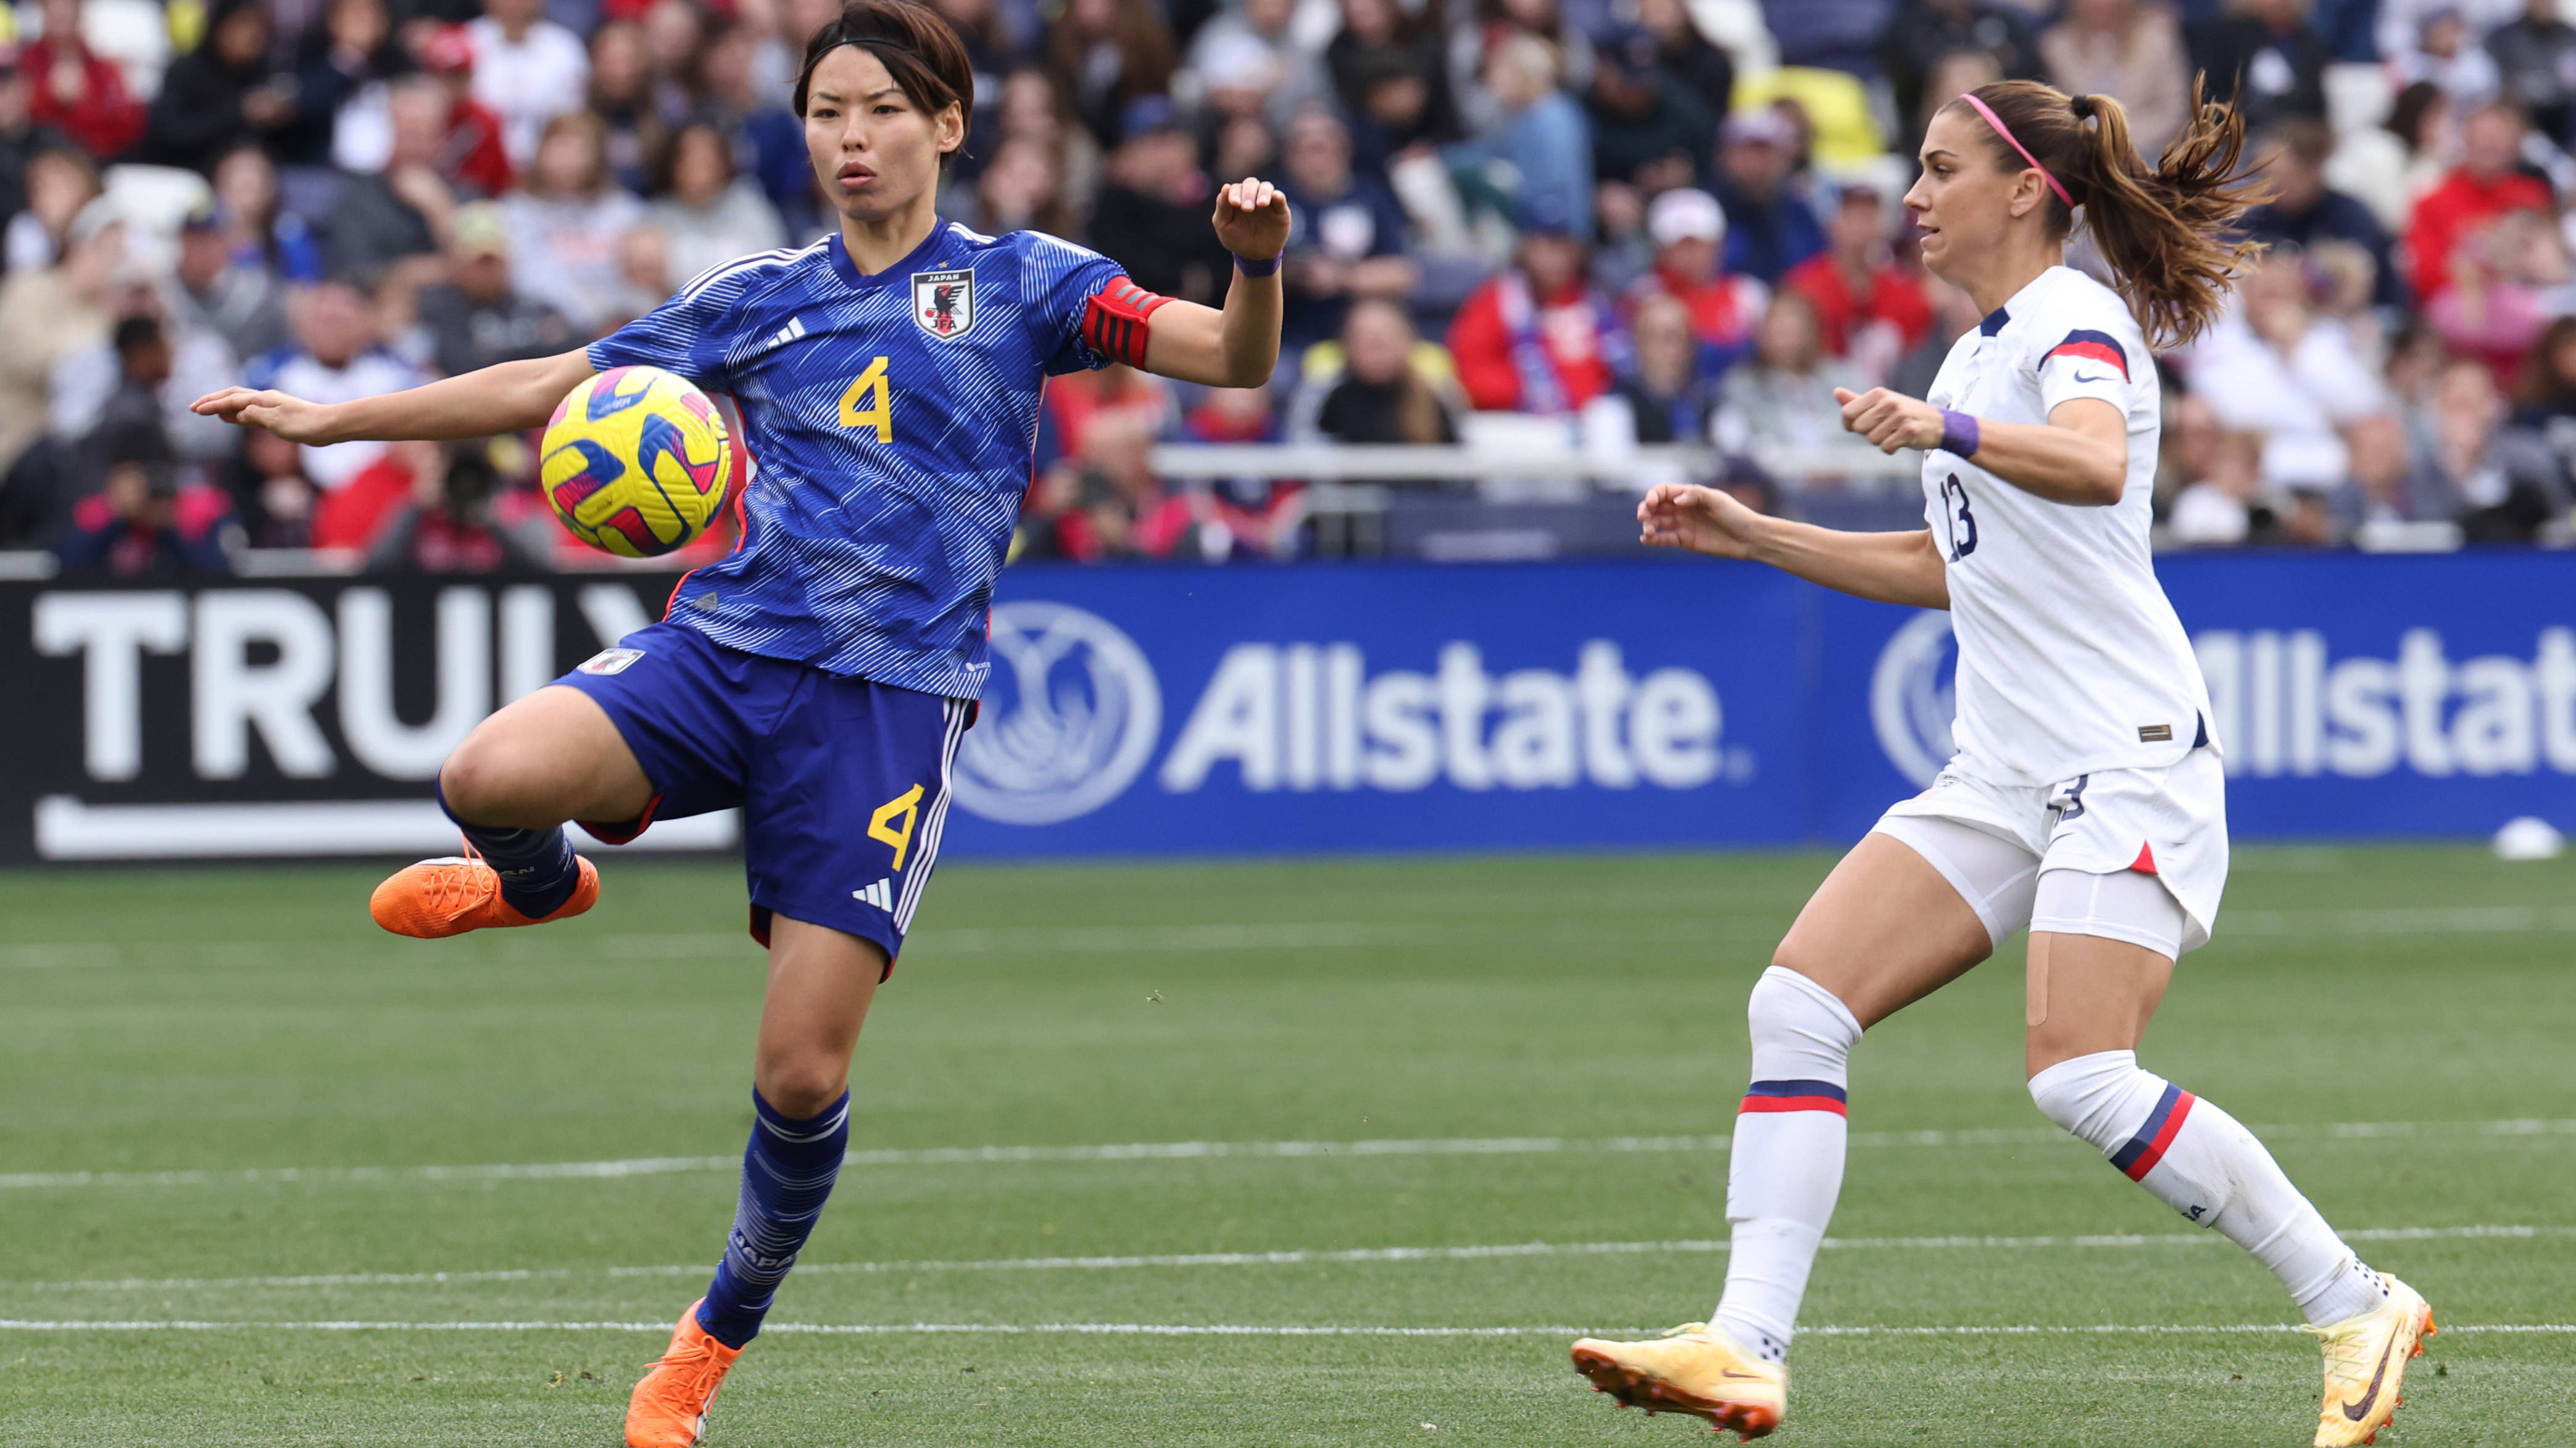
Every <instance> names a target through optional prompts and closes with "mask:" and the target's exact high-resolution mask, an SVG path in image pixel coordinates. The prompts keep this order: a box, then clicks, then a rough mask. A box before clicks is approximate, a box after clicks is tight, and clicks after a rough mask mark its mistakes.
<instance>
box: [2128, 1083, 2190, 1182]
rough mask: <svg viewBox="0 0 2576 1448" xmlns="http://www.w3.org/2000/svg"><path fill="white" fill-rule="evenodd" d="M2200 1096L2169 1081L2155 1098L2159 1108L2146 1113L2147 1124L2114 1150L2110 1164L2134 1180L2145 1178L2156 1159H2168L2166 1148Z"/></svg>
mask: <svg viewBox="0 0 2576 1448" xmlns="http://www.w3.org/2000/svg"><path fill="white" fill-rule="evenodd" d="M2197 1099H2199V1098H2197V1097H2195V1096H2193V1095H2192V1094H2191V1093H2190V1092H2188V1091H2185V1090H2184V1089H2182V1088H2181V1087H2179V1086H2176V1085H2173V1084H2172V1083H2170V1082H2168V1083H2167V1084H2166V1086H2165V1094H2164V1095H2162V1096H2160V1097H2158V1098H2156V1109H2155V1110H2153V1111H2150V1112H2148V1113H2147V1124H2146V1125H2144V1126H2141V1127H2139V1128H2138V1134H2137V1135H2135V1136H2133V1137H2130V1138H2129V1140H2128V1143H2127V1144H2126V1145H2124V1146H2122V1147H2121V1148H2120V1149H2119V1150H2118V1151H2115V1152H2113V1153H2111V1165H2113V1166H2116V1167H2118V1168H2119V1169H2120V1171H2121V1172H2122V1173H2123V1174H2124V1175H2126V1176H2127V1177H2128V1179H2129V1180H2131V1181H2133V1182H2138V1181H2145V1180H2146V1179H2147V1173H2149V1172H2151V1171H2154V1170H2155V1169H2156V1163H2157V1162H2160V1161H2163V1160H2164V1159H2165V1151H2166V1149H2167V1148H2169V1147H2171V1146H2172V1145H2173V1139H2174V1135H2175V1133H2177V1132H2179V1131H2181V1130H2182V1123H2183V1118H2185V1117H2187V1116H2189V1115H2191V1103H2192V1102H2193V1101H2195V1100H2197Z"/></svg>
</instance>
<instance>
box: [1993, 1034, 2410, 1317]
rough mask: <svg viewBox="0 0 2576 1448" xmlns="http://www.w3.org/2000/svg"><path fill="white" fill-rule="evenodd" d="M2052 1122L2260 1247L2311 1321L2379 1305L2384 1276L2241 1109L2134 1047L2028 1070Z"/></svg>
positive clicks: (2224, 1230) (2232, 1237) (2132, 1175)
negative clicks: (2155, 1067) (2242, 1118)
mask: <svg viewBox="0 0 2576 1448" xmlns="http://www.w3.org/2000/svg"><path fill="white" fill-rule="evenodd" d="M2030 1095H2031V1099H2032V1100H2033V1101H2035V1102H2037V1103H2039V1109H2040V1111H2041V1113H2042V1114H2044V1115H2046V1116H2047V1117H2048V1119H2049V1120H2051V1121H2054V1122H2056V1123H2057V1124H2058V1125H2060V1126H2062V1127H2065V1128H2066V1129H2067V1130H2068V1131H2071V1132H2073V1133H2074V1134H2075V1135H2077V1136H2079V1137H2081V1138H2083V1139H2084V1140H2086V1141H2088V1142H2091V1143H2092V1144H2093V1145H2094V1146H2095V1147H2096V1148H2097V1149H2099V1150H2100V1151H2101V1152H2102V1154H2103V1155H2105V1156H2107V1157H2109V1158H2110V1159H2111V1165H2113V1166H2115V1167H2118V1168H2119V1169H2120V1170H2121V1172H2122V1173H2124V1174H2125V1175H2127V1176H2128V1178H2129V1179H2130V1180H2131V1181H2134V1182H2136V1183H2137V1184H2138V1185H2140V1186H2143V1187H2145V1188H2146V1189H2147V1190H2148V1191H2150V1192H2153V1193H2155V1194H2156V1196H2157V1198H2158V1199H2160V1200H2162V1201H2163V1202H2164V1203H2165V1204H2166V1205H2167V1206H2170V1207H2172V1208H2173V1209H2174V1210H2175V1211H2177V1212H2180V1213H2182V1214H2183V1215H2184V1216H2185V1217H2187V1218H2189V1219H2191V1220H2192V1221H2195V1222H2198V1223H2199V1224H2200V1225H2202V1226H2204V1227H2209V1228H2213V1229H2215V1230H2216V1231H2218V1232H2219V1233H2220V1234H2221V1235H2223V1236H2225V1237H2226V1238H2227V1240H2229V1241H2231V1242H2234V1243H2235V1244H2236V1245H2237V1246H2240V1247H2242V1248H2244V1249H2245V1250H2246V1251H2248V1252H2251V1253H2253V1254H2254V1260H2255V1261H2257V1262H2260V1263H2262V1264H2263V1265H2264V1266H2266V1267H2268V1268H2270V1269H2272V1275H2273V1276H2275V1277H2278V1278H2280V1279H2281V1285H2282V1286H2284V1287H2287V1288H2288V1289H2290V1297H2291V1299H2292V1300H2293V1301H2295V1302H2297V1303H2298V1305H2299V1311H2301V1312H2302V1313H2305V1314H2306V1315H2307V1319H2308V1321H2309V1322H2311V1323H2315V1324H2319V1325H2323V1324H2325V1323H2330V1322H2341V1321H2342V1320H2343V1319H2345V1318H2347V1317H2355V1316H2358V1315H2360V1314H2361V1313H2364V1312H2368V1311H2371V1310H2372V1309H2374V1308H2377V1307H2378V1306H2379V1305H2380V1304H2381V1303H2382V1302H2384V1301H2385V1300H2387V1296H2388V1289H2387V1286H2386V1284H2385V1283H2383V1282H2382V1281H2381V1280H2380V1277H2379V1274H2377V1273H2375V1272H2373V1271H2371V1270H2370V1269H2369V1268H2368V1267H2366V1266H2364V1265H2362V1261H2361V1258H2360V1257H2359V1256H2358V1255H2356V1254H2355V1253H2354V1252H2353V1250H2352V1249H2351V1248H2350V1247H2347V1246H2345V1245H2344V1243H2343V1240H2342V1239H2341V1238H2339V1237H2337V1236H2336V1235H2335V1234H2334V1229H2333V1228H2332V1227H2329V1226H2327V1225H2326V1219H2325V1218H2324V1217H2322V1216H2320V1215H2318V1213H2317V1209H2316V1208H2315V1207H2313V1206H2311V1205H2309V1204H2308V1199H2307V1198H2306V1197H2304V1196H2301V1195H2300V1194H2299V1189H2298V1188H2297V1187H2294V1186H2292V1185H2290V1179H2289V1177H2288V1176H2287V1175H2285V1174H2284V1173H2283V1172H2282V1170H2281V1167H2280V1164H2279V1163H2277V1162H2275V1161H2273V1160H2272V1153H2270V1152H2268V1151H2266V1150H2264V1149H2263V1143H2261V1142H2259V1141H2257V1140H2255V1139H2254V1133H2252V1132H2250V1131H2247V1130H2246V1129H2245V1128H2244V1126H2243V1125H2242V1124H2240V1123H2239V1122H2238V1121H2237V1120H2236V1118H2235V1117H2233V1116H2230V1115H2228V1114H2227V1113H2226V1112H2224V1111H2221V1110H2219V1109H2218V1107H2217V1106H2215V1105H2213V1104H2211V1103H2210V1102H2207V1101H2203V1100H2201V1099H2200V1098H2199V1097H2197V1096H2194V1095H2192V1094H2191V1093H2190V1092H2188V1091H2185V1090H2183V1089H2182V1088H2181V1087H2179V1086H2176V1085H2173V1084H2172V1083H2171V1082H2168V1081H2166V1080H2165V1079H2164V1078H2163V1077H2161V1076H2158V1075H2156V1074H2154V1073H2153V1072H2149V1071H2141V1070H2139V1069H2138V1054H2137V1052H2135V1051H2102V1052H2097V1053H2096V1054H2094V1055H2090V1056H2078V1057H2076V1058H2075V1059H2073V1060H2071V1061H2060V1062H2058V1063H2057V1064H2056V1065H2054V1066H2051V1067H2049V1068H2048V1069H2047V1070H2045V1071H2042V1072H2040V1073H2039V1074H2038V1075H2036V1076H2033V1077H2031V1078H2030Z"/></svg>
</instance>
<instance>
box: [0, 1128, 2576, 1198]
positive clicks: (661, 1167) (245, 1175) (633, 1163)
mask: <svg viewBox="0 0 2576 1448" xmlns="http://www.w3.org/2000/svg"><path fill="white" fill-rule="evenodd" d="M2255 1130H2256V1131H2257V1133H2258V1134H2259V1135H2261V1136H2262V1137H2263V1138H2264V1139H2266V1140H2269V1141H2297V1140H2301V1139H2314V1138H2337V1139H2344V1138H2352V1139H2366V1138H2373V1137H2398V1138H2406V1137H2442V1136H2469V1137H2478V1136H2494V1137H2518V1136H2567V1135H2576V1119H2564V1118H2562V1119H2555V1120H2543V1119H2537V1118H2530V1117H2521V1118H2515V1119H2511V1120H2502V1121H2344V1122H2326V1123H2306V1124H2291V1125H2267V1126H2260V1127H2257V1128H2255ZM2067 1139H2068V1138H2067V1136H2066V1133H2064V1132H2062V1131H2059V1130H2057V1129H2056V1128H2055V1127H2048V1126H2040V1127H2014V1128H1999V1129H1991V1130H1967V1131H1855V1132H1853V1133H1851V1135H1850V1138H1849V1142H1850V1145H1852V1146H1854V1147H1859V1148H1887V1147H1954V1146H2024V1145H2032V1144H2038V1143H2047V1142H2058V1141H2065V1140H2067ZM1731 1140H1732V1138H1730V1137H1726V1136H1613V1137H1602V1138H1577V1137H1563V1136H1495V1137H1443V1138H1424V1139H1394V1140H1375V1141H1162V1142H1128V1143H1123V1144H1111V1145H1101V1146H933V1147H885V1148H875V1149H870V1150H864V1151H854V1152H851V1153H850V1154H849V1155H848V1156H847V1157H846V1158H845V1161H846V1162H847V1164H848V1165H850V1166H857V1167H871V1166H873V1167H895V1166H982V1165H998V1164H1005V1163H1013V1162H1095V1161H1195V1160H1200V1159H1206V1158H1217V1157H1239V1158H1247V1159H1252V1160H1260V1159H1267V1158H1306V1157H1374V1156H1545V1155H1557V1154H1565V1155H1576V1154H1583V1153H1601V1152H1607V1153H1665V1152H1701V1151H1724V1150H1726V1149H1727V1147H1728V1145H1729V1143H1730V1142H1731ZM741 1166H742V1154H741V1153H740V1152H734V1153H730V1154H728V1155H724V1156H646V1157H627V1158H623V1159H619V1160H613V1161H556V1162H501V1163H493V1164H485V1165H474V1166H319V1167H294V1166H280V1167H237V1168H187V1169H181V1170H173V1171H35V1172H6V1173H0V1190H7V1189H31V1188H46V1187H176V1186H206V1185H213V1184H219V1183H234V1182H253V1183H257V1182H326V1183H327V1182H387V1181H513V1180H531V1181H542V1180H550V1179H557V1178H565V1177H635V1176H663V1175H668V1174H671V1173H675V1172H702V1171H737V1170H740V1169H741Z"/></svg>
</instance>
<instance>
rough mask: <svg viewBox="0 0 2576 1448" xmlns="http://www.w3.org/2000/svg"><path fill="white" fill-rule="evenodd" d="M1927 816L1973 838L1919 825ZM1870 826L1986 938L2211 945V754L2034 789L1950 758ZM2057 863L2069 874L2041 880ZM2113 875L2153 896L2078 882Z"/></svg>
mask: <svg viewBox="0 0 2576 1448" xmlns="http://www.w3.org/2000/svg"><path fill="white" fill-rule="evenodd" d="M1933 822H1946V823H1949V824H1953V825H1960V826H1965V827H1967V828H1968V829H1971V830H1974V831H1976V832H1977V833H1978V834H1979V835H1982V836H1984V837H1985V839H1984V840H1974V839H1969V838H1966V837H1964V836H1961V835H1959V834H1958V833H1956V832H1955V831H1952V830H1945V829H1939V828H1937V827H1935V828H1926V827H1925V826H1926V825H1930V824H1933ZM1875 828H1876V830H1877V831H1878V832H1879V833H1882V834H1886V835H1890V836H1893V837H1894V838H1896V839H1897V840H1899V841H1902V842H1903V843H1904V844H1906V845H1907V846H1908V847H1910V848H1912V849H1913V850H1914V851H1915V852H1916V853H1917V854H1920V855H1922V856H1923V857H1924V858H1925V859H1926V860H1929V861H1930V862H1931V863H1932V865H1933V867H1934V868H1935V869H1938V870H1940V871H1941V873H1942V875H1943V877H1944V878H1946V879H1948V880H1949V881H1950V884H1951V885H1952V887H1954V888H1955V889H1957V890H1958V891H1959V893H1960V895H1961V897H1962V898H1964V899H1965V900H1967V902H1968V903H1969V905H1970V906H1972V907H1974V908H1975V909H1976V911H1977V914H1978V918H1980V919H1981V920H1983V921H1985V923H1986V929H1987V932H1988V934H1989V936H1990V937H1991V938H1992V939H1993V940H1994V941H1995V942H1996V943H1998V944H2000V943H2001V942H2002V941H2003V939H2004V937H2005V936H2007V935H2010V934H2011V933H2013V932H2014V931H2016V930H2019V929H2021V928H2022V927H2024V926H2029V927H2030V928H2032V929H2034V930H2052V931H2056V932H2059V933H2061V934H2069V935H2099V936H2105V937H2107V938H2110V939H2113V940H2127V941H2131V942H2132V943H2135V944H2139V945H2144V946H2146V947H2148V948H2149V949H2152V950H2155V951H2157V953H2159V954H2162V955H2167V956H2173V957H2176V958H2179V957H2180V956H2181V954H2182V953H2183V952H2185V951H2191V950H2197V949H2199V948H2200V947H2201V946H2203V945H2206V944H2208V943H2209V936H2210V931H2211V929H2212V928H2213V927H2214V926H2215V925H2216V924H2217V921H2218V905H2219V899H2220V897H2221V896H2222V895H2224V894H2225V893H2226V890H2227V775H2226V769H2225V767H2224V766H2223V765H2221V764H2220V762H2219V759H2218V754H2217V751H2215V750H2211V749H2195V750H2193V751H2192V752H2191V753H2190V754H2188V755H2185V756H2184V757H2183V759H2182V762H2181V763H2179V764H2174V765H2169V766H2167V767H2165V768H2163V769H2110V770H2103V771H2101V772H2099V773H2095V774H2088V775H2083V776H2080V777H2078V778H2075V779H2071V780H2065V781H2062V782H2060V783H2057V784H2053V785H2038V786H2034V785H2023V784H2003V783H1998V782H1996V781H1994V780H1991V779H1988V778H1985V777H1983V776H1982V775H1981V774H1980V773H1979V772H1978V771H1977V770H1976V768H1975V766H1974V764H1973V763H1972V762H1971V761H1969V760H1967V759H1965V758H1958V759H1953V760H1951V761H1950V763H1949V764H1948V766H1946V767H1945V768H1943V769H1942V771H1941V776H1940V778H1938V779H1935V780H1934V781H1933V782H1932V787H1931V788H1930V789H1927V790H1925V791H1923V792H1922V793H1921V794H1918V795H1916V796H1914V797H1913V798H1912V799H1908V800H1902V801H1899V802H1898V803H1897V804H1895V805H1893V806H1891V807H1890V808H1889V809H1888V811H1887V813H1886V814H1885V815H1884V816H1882V817H1881V818H1880V819H1879V822H1878V824H1877V825H1876V827H1875ZM1989 842H1991V843H1989ZM2060 871H2064V872H2069V873H2068V874H2067V875H2066V876H2065V877H2063V878H2061V879H2058V880H2050V879H2048V878H2047V877H2048V876H2049V875H2050V874H2052V873H2054V872H2060ZM2121 875H2134V876H2137V877H2139V878H2140V879H2144V878H2146V877H2148V876H2152V877H2153V878H2154V880H2155V881H2156V883H2157V884H2159V885H2162V886H2163V887H2164V888H2163V891H2162V893H2161V897H2159V895H2158V894H2157V893H2156V892H2152V891H2143V890H2137V889H2133V888H2131V887H2129V886H2127V885H2125V884H2123V883H2119V882H2115V881H2099V882H2094V881H2086V880H2083V879H2081V878H2080V877H2083V876H2121ZM2168 902H2169V903H2168ZM2177 908H2178V910H2179V915H2180V918H2179V920H2177V919H2175V918H2174V916H2175V911H2176V909H2177ZM2034 913H2036V915H2037V916H2038V918H2037V919H2036V920H2034V918H2033V916H2034Z"/></svg>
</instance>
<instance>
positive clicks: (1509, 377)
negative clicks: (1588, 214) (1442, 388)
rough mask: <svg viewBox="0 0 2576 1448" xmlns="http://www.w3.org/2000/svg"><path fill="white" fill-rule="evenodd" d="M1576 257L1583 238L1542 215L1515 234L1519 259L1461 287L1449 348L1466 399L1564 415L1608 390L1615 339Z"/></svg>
mask: <svg viewBox="0 0 2576 1448" xmlns="http://www.w3.org/2000/svg"><path fill="white" fill-rule="evenodd" d="M1583 263H1584V250H1583V243H1582V242H1580V241H1577V240H1576V239H1575V238H1574V234H1573V233H1572V232H1571V231H1570V230H1568V229H1567V228H1566V227H1564V226H1563V225H1561V224H1559V225H1550V224H1547V223H1544V222H1542V223H1539V224H1536V225H1532V226H1529V227H1527V228H1526V229H1524V230H1523V231H1522V233H1521V246H1520V261H1519V265H1517V266H1514V267H1512V268H1511V269H1510V270H1508V271H1504V272H1501V273H1499V274H1497V275H1496V276H1494V277H1493V278H1492V279H1491V280H1488V281H1487V282H1486V283H1485V284H1484V285H1482V286H1480V287H1478V288H1476V290H1475V291H1473V292H1471V293H1469V294H1468V297H1467V301H1466V304H1465V305H1464V306H1462V307H1460V308H1459V309H1458V319H1457V320H1456V321H1455V322H1453V323H1451V324H1450V327H1449V351H1450V352H1451V354H1452V355H1454V356H1455V357H1456V358H1457V359H1458V384H1459V386H1460V387H1462V388H1464V389H1465V390H1466V393H1467V400H1468V402H1469V403H1470V404H1472V405H1473V406H1475V407H1476V408H1477V409H1479V410H1480V411H1489V412H1539V413H1567V412H1573V411H1575V410H1576V409H1578V408H1580V407H1582V406H1583V404H1585V403H1587V402H1590V401H1591V400H1592V399H1594V398H1596V397H1598V396H1600V395H1601V394H1602V393H1604V392H1607V391H1609V390H1610V383H1611V379H1612V378H1613V376H1614V375H1615V373H1616V370H1617V369H1616V365H1615V364H1616V363H1617V362H1618V361H1619V359H1620V356H1621V354H1622V353H1623V352H1624V350H1625V346H1626V342H1625V337H1624V334H1623V333H1622V332H1621V331H1620V329H1619V319H1618V317H1617V315H1616V314H1615V313H1613V312H1612V311H1611V310H1610V304H1609V302H1608V301H1607V300H1606V299H1604V298H1603V297H1602V296H1601V294H1600V293H1598V292H1596V291H1594V290H1593V289H1592V285H1591V283H1590V282H1589V281H1588V280H1587V279H1586V278H1585V276H1584V268H1583Z"/></svg>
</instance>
